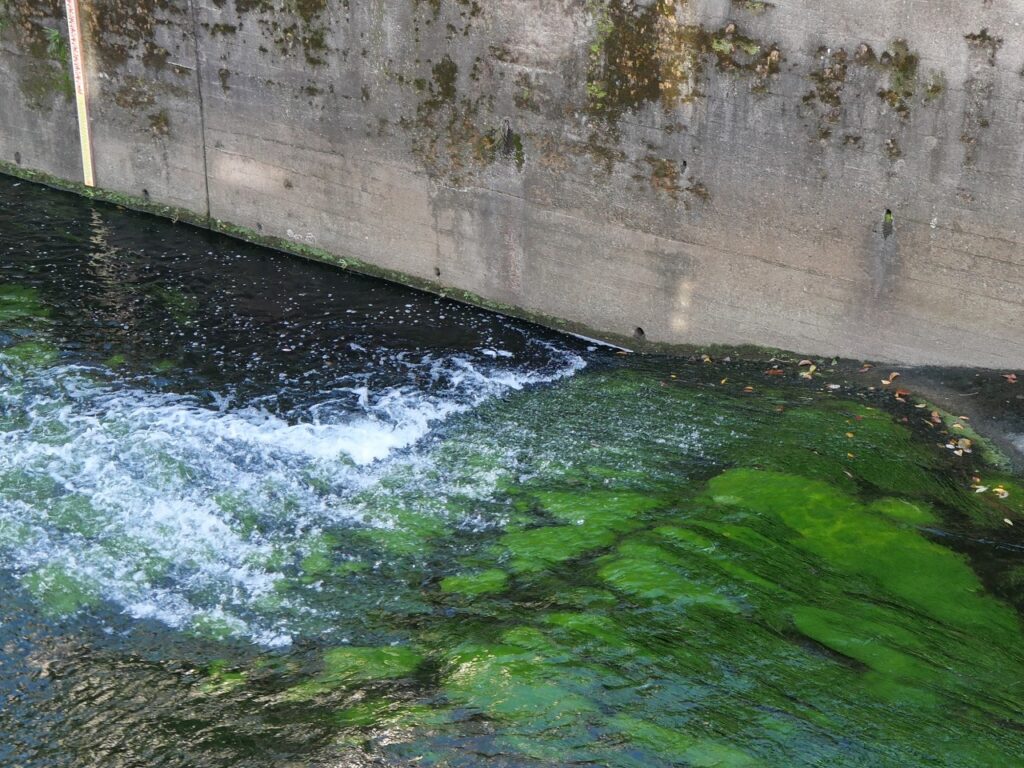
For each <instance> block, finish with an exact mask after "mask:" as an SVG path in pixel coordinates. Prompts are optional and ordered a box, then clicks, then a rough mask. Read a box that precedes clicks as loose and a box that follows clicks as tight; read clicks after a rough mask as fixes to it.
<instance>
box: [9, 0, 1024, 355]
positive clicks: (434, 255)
mask: <svg viewBox="0 0 1024 768" xmlns="http://www.w3.org/2000/svg"><path fill="white" fill-rule="evenodd" d="M81 7H82V15H83V18H84V19H85V20H86V29H85V35H86V62H87V65H88V80H89V85H90V111H91V126H92V134H93V151H94V156H95V163H96V182H97V184H98V185H99V186H100V187H102V188H104V189H107V190H113V191H115V192H119V193H123V194H126V195H130V196H133V197H135V198H139V199H145V200H149V201H151V202H153V203H154V204H161V205H167V206H171V207H173V208H176V209H182V210H184V211H190V212H192V213H194V214H196V215H198V216H199V217H200V218H204V217H211V218H213V219H217V220H221V221H224V222H230V223H231V224H233V225H237V226H238V227H242V228H245V229H247V230H250V231H251V232H253V233H258V234H260V235H264V236H268V237H276V238H282V239H285V240H288V241H291V242H296V243H299V244H302V245H304V246H311V247H315V248H316V249H320V250H322V251H324V252H328V253H333V254H338V255H341V256H345V257H351V258H355V259H358V260H360V261H362V262H365V263H366V264H368V265H373V266H375V267H379V268H382V269H387V270H394V271H395V272H397V273H401V275H404V276H407V278H408V280H409V281H410V282H415V283H417V284H424V283H427V284H431V285H433V286H435V287H437V288H439V289H444V288H448V289H458V291H466V292H469V293H471V294H474V295H475V296H477V297H480V298H481V299H482V300H486V301H489V302H494V303H499V304H501V305H504V306H506V307H508V308H510V310H511V311H517V312H523V313H526V314H531V315H537V316H545V317H549V318H557V319H558V320H559V321H562V323H563V324H564V325H566V326H567V327H572V328H575V329H578V330H589V331H590V332H592V333H595V334H598V335H604V336H607V337H610V338H616V339H619V340H622V339H632V338H633V337H634V336H635V335H636V336H640V335H641V331H640V329H642V342H644V343H652V344H658V343H665V344H693V343H712V342H719V343H730V344H731V343H754V344H760V345H766V346H773V347H783V348H789V349H796V350H800V351H803V352H807V353H824V354H832V353H836V354H843V355H847V356H854V357H870V358H883V359H884V358H888V359H892V360H899V361H903V362H910V363H942V364H970V365H983V366H991V367H1013V366H1016V367H1021V366H1024V320H1022V315H1021V310H1022V308H1024V219H1022V213H1024V199H1022V198H1024V191H1022V184H1021V180H1022V179H1024V26H1022V24H1024V9H1022V8H1021V7H1020V5H1019V3H1016V2H1013V0H977V1H976V2H963V1H962V0H833V1H832V2H829V3H821V2H819V0H776V1H775V2H774V3H772V2H761V1H760V0H674V2H673V0H657V1H650V0H649V1H646V2H641V0H637V1H636V2H628V1H626V0H390V1H389V2H385V1H384V0H367V1H366V2H357V0H192V1H191V2H190V0H142V1H141V2H139V3H134V4H129V3H123V2H120V1H119V0H81ZM0 18H2V19H3V21H2V22H0V25H2V26H0V73H2V77H0V160H2V161H6V162H8V163H13V164H19V165H20V166H22V167H25V168H32V169H38V170H41V171H45V172H47V173H49V174H52V175H53V176H56V177H59V178H62V179H67V180H71V181H75V180H80V179H81V170H80V167H79V159H78V139H77V127H76V126H77V124H76V118H75V114H74V109H73V103H72V98H71V93H70V91H69V89H68V87H67V83H66V82H65V80H64V79H63V78H64V76H65V74H66V71H67V67H66V62H65V61H63V60H62V50H61V46H60V45H59V44H58V43H59V38H60V36H66V31H65V30H64V28H63V2H61V1H60V0H33V1H32V2H27V1H26V0H0ZM50 29H53V30H57V31H56V32H48V31H47V30H50ZM55 35H56V36H57V38H56V41H55V37H54V36H55ZM887 212H888V213H887Z"/></svg>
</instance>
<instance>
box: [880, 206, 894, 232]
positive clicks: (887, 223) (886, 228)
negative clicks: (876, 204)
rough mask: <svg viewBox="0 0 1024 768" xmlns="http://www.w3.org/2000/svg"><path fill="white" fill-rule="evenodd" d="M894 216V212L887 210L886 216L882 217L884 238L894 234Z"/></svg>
mask: <svg viewBox="0 0 1024 768" xmlns="http://www.w3.org/2000/svg"><path fill="white" fill-rule="evenodd" d="M892 225H893V216H892V211H891V210H890V209H888V208H886V209H885V216H883V217H882V236H883V237H888V236H889V235H891V234H892Z"/></svg>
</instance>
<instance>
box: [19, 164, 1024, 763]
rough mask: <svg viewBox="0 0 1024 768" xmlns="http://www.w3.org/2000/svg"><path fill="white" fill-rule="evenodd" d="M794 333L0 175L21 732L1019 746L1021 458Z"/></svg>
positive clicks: (468, 744) (785, 755) (1003, 752)
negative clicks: (217, 229) (157, 212)
mask: <svg viewBox="0 0 1024 768" xmlns="http://www.w3.org/2000/svg"><path fill="white" fill-rule="evenodd" d="M796 362H797V361H790V362H789V363H784V364H780V366H779V370H780V371H781V375H774V374H772V375H766V373H765V368H766V365H765V364H763V363H762V364H756V365H755V364H752V363H751V364H745V363H737V362H727V363H716V362H703V361H700V360H697V361H691V362H687V361H681V360H669V359H658V358H637V357H633V356H621V355H617V354H615V352H614V351H613V350H610V349H607V348H595V347H594V346H592V345H590V346H588V344H587V343H585V342H583V341H579V340H576V339H573V338H569V337H563V336H559V335H557V334H554V333H551V332H548V331H545V330H543V329H539V328H537V327H534V326H530V325H528V324H525V323H520V322H517V321H513V320H509V319H506V318H501V317H498V316H495V315H492V314H489V313H486V312H482V311H479V310H475V309H472V308H468V307H464V306H461V305H458V304H455V303H453V302H449V301H447V300H443V299H438V298H435V297H432V296H427V295H424V294H420V293H415V292H412V291H408V290H405V289H402V288H399V287H396V286H392V285H388V284H386V283H382V282H380V281H376V280H372V279H369V278H363V277H359V276H355V275H351V274H346V273H342V272H339V271H337V270H334V269H331V268H328V267H324V266H320V265H317V264H312V263H307V262H303V261H299V260H296V259H294V258H291V257H287V256H283V255H280V254H276V253H273V252H270V251H266V250H263V249H260V248H256V247H252V246H248V245H244V244H241V243H238V242H236V241H233V240H230V239H226V238H223V237H219V236H216V235H211V234H208V233H203V232H200V231H197V230H194V229H190V228H187V227H184V226H178V225H174V224H172V223H170V222H166V221H162V220H157V219H152V218H149V217H146V216H142V215H138V214H134V213H131V212H128V211H123V210H119V209H117V208H113V207H110V206H104V205H98V204H90V203H88V202H86V201H83V200H81V199H78V198H76V197H73V196H68V195H63V194H60V193H56V192H53V191H50V190H46V189H42V188H39V187H35V186H32V185H30V184H25V183H20V184H19V183H17V182H15V181H13V180H10V179H4V178H2V177H0V596H2V602H0V765H2V766H26V767H29V766H31V768H42V767H44V766H45V767H46V768H50V767H51V766H57V767H61V768H62V767H64V766H68V767H71V766H74V767H77V766H180V767H181V768H186V767H192V766H195V767H197V768H206V767H208V766H210V767H212V766H224V767H225V768H227V767H229V766H231V767H234V766H325V767H326V766H363V765H423V766H562V765H595V766H604V765H609V766H612V765H614V766H648V765H650V766H675V765H681V766H758V765H766V766H825V765H828V766H847V765H849V766H909V765H935V766H1014V765H1024V758H1022V755H1024V629H1022V622H1021V607H1022V603H1024V537H1022V536H1021V534H1020V531H1022V530H1024V488H1022V487H1021V485H1020V484H1019V482H1018V481H1017V479H1015V478H1014V477H1013V476H1011V475H1010V474H1009V471H1008V470H1007V469H1006V467H1005V464H1004V462H1002V461H1001V458H1000V456H999V455H998V453H997V452H995V451H994V450H992V449H991V448H990V447H989V446H987V445H985V444H984V443H983V442H982V441H980V440H978V439H977V437H976V436H974V435H973V433H971V431H970V425H969V423H967V422H965V421H962V420H961V421H959V422H958V421H957V420H956V419H955V415H949V414H942V413H936V414H935V415H934V416H933V415H932V408H931V406H929V405H927V404H924V403H920V402H918V401H916V400H915V399H914V397H913V396H912V395H906V396H904V395H901V399H900V400H897V399H896V398H895V397H893V392H892V388H891V387H890V388H888V389H887V391H884V392H883V391H881V390H876V391H868V390H866V389H857V388H855V387H853V386H848V385H846V384H844V383H842V382H841V380H839V379H838V378H837V377H836V376H835V375H832V374H829V372H828V367H829V361H816V362H818V363H819V366H820V369H821V370H820V371H815V372H814V373H813V374H812V375H810V377H809V378H808V377H803V376H801V375H800V372H801V371H803V372H805V373H806V372H807V371H808V366H806V365H805V366H803V367H800V366H798V365H797V364H796ZM821 373H824V374H825V375H824V376H820V375H819V374H821ZM919 406H920V407H919ZM965 438H966V439H968V440H970V442H965V443H960V442H957V441H959V440H962V439H965ZM947 446H951V447H947ZM963 449H966V451H965V450H963ZM958 452H959V453H958ZM1011 523H1015V525H1012V524H1011Z"/></svg>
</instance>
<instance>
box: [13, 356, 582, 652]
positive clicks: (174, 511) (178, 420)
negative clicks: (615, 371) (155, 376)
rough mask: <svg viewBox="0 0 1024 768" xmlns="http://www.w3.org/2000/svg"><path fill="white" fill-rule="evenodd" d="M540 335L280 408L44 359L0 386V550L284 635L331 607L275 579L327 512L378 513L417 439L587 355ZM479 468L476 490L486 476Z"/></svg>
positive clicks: (143, 602)
mask: <svg viewBox="0 0 1024 768" xmlns="http://www.w3.org/2000/svg"><path fill="white" fill-rule="evenodd" d="M545 346H546V347H547V348H548V351H549V355H550V359H549V362H548V363H547V364H546V365H545V366H543V367H542V368H540V369H537V368H536V366H535V364H532V363H531V364H530V365H528V366H525V365H524V366H518V367H517V366H516V365H515V364H514V360H513V359H512V357H513V355H512V353H510V352H507V351H505V350H493V349H481V350H478V351H477V353H476V354H466V355H462V354H460V355H451V356H446V357H441V358H437V359H434V357H433V356H431V355H424V356H422V357H421V359H419V360H417V361H416V362H413V361H412V360H409V359H403V360H402V361H401V362H402V366H401V367H404V368H405V369H406V371H407V375H408V380H409V383H406V384H404V385H401V386H391V387H386V388H384V389H381V390H379V391H373V390H371V388H370V387H368V386H367V385H366V381H365V377H353V376H344V377H341V378H340V380H338V381H335V382H334V383H333V386H332V387H331V388H330V391H331V395H330V397H327V398H325V399H323V400H320V401H317V402H314V403H313V404H310V405H308V406H305V407H303V408H300V409H293V411H292V412H291V413H290V414H288V416H287V417H285V416H282V415H281V414H279V413H275V412H273V411H272V410H271V409H270V408H268V407H266V404H265V403H264V404H260V403H255V404H254V403H246V404H241V405H236V404H235V403H234V402H233V399H232V397H231V395H228V394H219V395H218V394H211V393H207V396H206V397H205V398H203V400H204V401H205V402H200V401H199V399H198V398H196V397H194V396H186V395H179V394H173V393H168V392H158V391H148V390H147V389H145V388H143V387H142V386H139V384H138V383H137V382H136V383H133V384H129V385H124V384H120V383H118V381H117V379H116V377H115V376H114V374H113V372H111V371H109V370H106V369H102V368H94V367H84V366H75V365H71V366H59V365H58V366H54V367H51V368H45V369H42V370H37V371H35V372H34V374H33V375H31V376H27V377H24V378H22V379H21V380H20V381H19V383H18V385H13V384H11V383H6V384H5V385H4V386H3V387H2V388H0V403H2V406H3V412H4V413H5V414H6V418H7V419H8V421H14V422H16V423H17V424H18V426H17V428H15V429H11V430H9V431H4V432H0V476H4V477H15V476H16V477H17V482H8V483H5V484H4V486H3V488H4V490H3V491H2V492H0V548H2V556H3V559H4V561H5V562H7V563H9V564H11V565H13V568H14V571H15V573H16V574H18V576H19V578H20V579H22V580H23V582H25V583H27V584H28V585H29V586H30V587H34V588H35V589H36V590H40V591H47V590H49V591H52V590H54V588H56V589H57V591H58V592H59V591H61V590H63V591H65V592H70V593H72V594H74V595H75V596H76V597H79V598H86V599H89V600H106V601H110V602H112V603H115V604H116V605H118V606H120V607H121V608H122V609H123V610H124V611H125V612H127V613H128V614H130V615H131V616H133V617H135V618H139V619H156V620H159V621H160V622H163V623H164V624H167V625H169V626H171V627H176V628H181V627H195V628H202V627H204V626H207V627H208V626H215V627H217V628H219V629H220V630H221V631H222V632H223V633H225V634H230V635H232V636H236V637H248V638H250V639H251V640H252V641H254V642H256V643H257V644H260V645H263V646H283V645H287V644H289V643H290V642H291V641H292V639H293V636H294V635H295V633H296V632H297V631H299V629H298V628H299V627H300V626H319V627H322V626H326V625H327V624H328V623H329V622H330V621H331V619H332V617H331V616H329V615H319V616H314V614H317V613H318V612H319V613H323V612H324V609H323V608H322V607H321V608H320V609H313V608H311V607H309V606H307V605H303V604H302V602H301V599H299V598H296V597H295V595H288V596H283V595H279V594H278V589H277V588H278V586H279V584H280V583H281V581H282V579H284V575H283V573H282V569H283V568H284V567H286V566H288V565H292V564H294V562H295V561H296V560H297V559H298V560H301V559H302V558H303V557H304V556H308V555H309V554H310V551H309V550H310V548H311V546H314V545H313V544H311V542H315V540H316V539H315V537H316V536H317V535H318V534H319V533H320V532H321V531H322V529H323V527H324V526H333V525H338V524H351V523H359V524H362V525H369V526H382V527H386V526H388V525H389V524H390V521H389V520H388V518H387V516H386V515H384V516H381V515H376V514H375V515H368V514H366V512H365V506H366V499H367V498H368V495H372V494H373V493H374V492H375V489H376V490H379V489H377V488H376V487H377V486H378V485H379V484H380V483H381V481H382V478H387V477H388V476H390V475H393V474H394V473H395V472H396V471H402V470H403V469H408V467H410V466H413V465H416V466H418V467H419V470H418V471H422V469H423V465H425V464H426V465H429V463H430V460H431V459H430V441H429V440H427V439H425V438H428V437H429V435H430V433H431V431H432V430H434V429H436V428H437V427H438V426H439V425H441V424H443V423H444V422H445V420H446V419H448V418H449V417H451V416H454V415H456V414H462V413H465V412H467V411H469V410H471V409H473V408H475V407H477V406H479V405H480V404H481V403H483V402H485V401H486V400H488V399H489V398H493V397H500V396H501V395H502V394H504V393H507V392H510V391H515V390H519V389H522V388H523V387H525V386H529V385H535V384H543V383H547V382H551V381H554V380H557V379H560V378H563V377H565V376H569V375H572V374H573V373H575V372H576V371H578V370H580V369H581V368H582V367H584V365H585V363H584V361H583V359H582V358H581V357H580V356H579V355H577V354H575V353H573V352H568V351H562V350H558V349H556V348H554V347H551V346H550V345H545ZM0 365H2V363H0ZM4 373H7V374H10V373H12V372H11V371H10V370H4ZM8 382H10V379H8ZM476 479H477V482H479V483H480V484H481V485H482V487H481V488H479V489H476V490H477V492H479V493H481V494H483V493H487V491H488V488H487V487H484V486H486V484H488V483H490V482H493V479H494V478H493V477H492V476H489V475H487V474H480V475H479V476H478V477H477V478H476ZM466 490H467V489H466V488H465V487H464V486H463V487H461V488H460V493H463V494H464V493H466ZM443 492H444V489H443V486H442V487H435V488H432V489H430V491H429V493H430V495H431V496H436V495H438V494H443ZM54 580H64V581H67V582H68V583H65V584H56V585H55V584H54V583H53V581H54Z"/></svg>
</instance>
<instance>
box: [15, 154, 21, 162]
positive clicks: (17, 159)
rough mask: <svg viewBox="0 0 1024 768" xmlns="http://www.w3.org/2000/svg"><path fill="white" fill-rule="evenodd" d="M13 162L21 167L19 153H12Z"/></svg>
mask: <svg viewBox="0 0 1024 768" xmlns="http://www.w3.org/2000/svg"><path fill="white" fill-rule="evenodd" d="M14 162H15V163H17V164H18V165H21V152H15V153H14Z"/></svg>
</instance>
